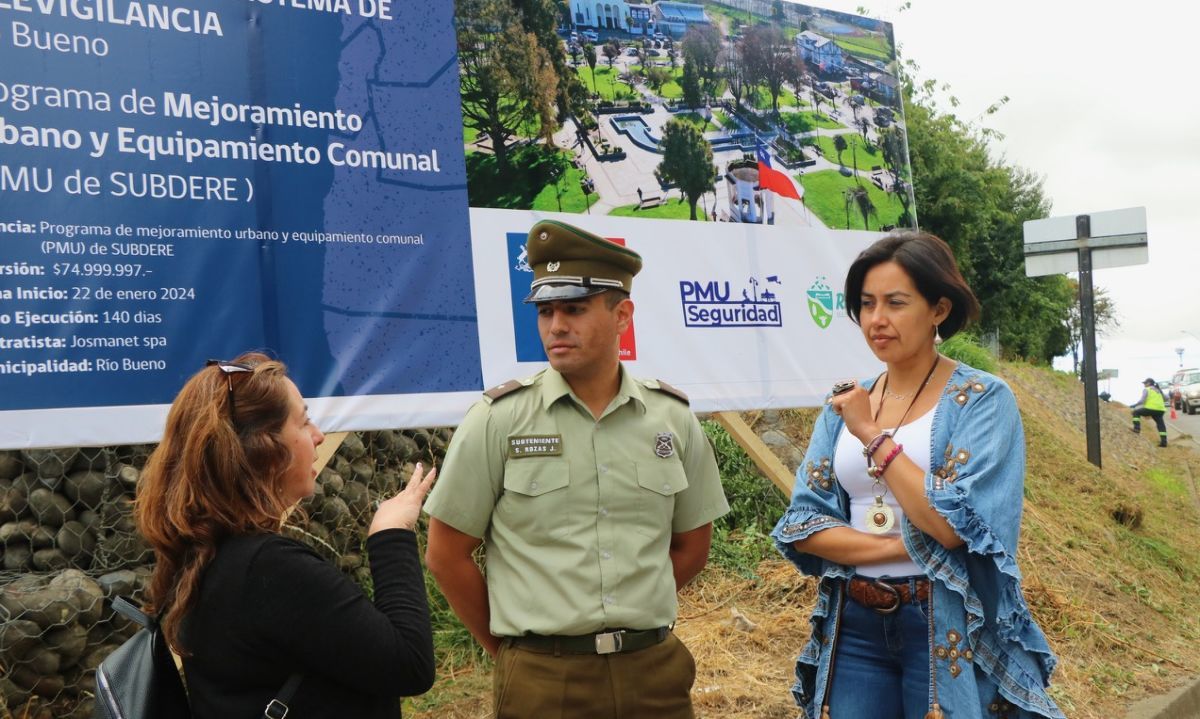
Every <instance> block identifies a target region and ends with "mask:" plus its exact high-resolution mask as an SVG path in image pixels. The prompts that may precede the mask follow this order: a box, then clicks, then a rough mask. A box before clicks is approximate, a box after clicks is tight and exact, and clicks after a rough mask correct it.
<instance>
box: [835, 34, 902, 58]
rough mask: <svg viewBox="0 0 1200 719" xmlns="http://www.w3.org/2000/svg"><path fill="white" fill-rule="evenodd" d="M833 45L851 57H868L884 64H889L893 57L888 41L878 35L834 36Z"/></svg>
mask: <svg viewBox="0 0 1200 719" xmlns="http://www.w3.org/2000/svg"><path fill="white" fill-rule="evenodd" d="M833 41H834V43H836V44H837V46H838V47H840V48H842V49H843V50H845V51H847V52H849V53H850V54H852V55H858V56H859V57H870V58H875V59H876V60H883V61H884V62H891V61H892V60H894V59H895V58H894V57H893V54H894V53H893V52H892V46H891V45H890V44H889V43H888V41H887V40H886V39H885V38H883V37H881V36H878V35H861V36H857V37H847V36H842V35H838V36H834V38H833Z"/></svg>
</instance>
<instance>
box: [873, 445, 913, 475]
mask: <svg viewBox="0 0 1200 719" xmlns="http://www.w3.org/2000/svg"><path fill="white" fill-rule="evenodd" d="M903 451H904V445H902V444H897V445H896V446H895V447H892V451H891V452H888V455H887V457H885V458H884V460H883V463H882V464H874V463H872V464H871V465H870V466H868V467H867V476H869V477H870V478H871V479H879V478H880V477H882V476H883V473H884V472H886V471H887V468H888V467H890V466H891V464H892V460H894V459H895V458H896V457H897V456H898V455H899V454H900V453H901V452H903Z"/></svg>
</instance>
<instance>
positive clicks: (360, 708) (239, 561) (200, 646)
mask: <svg viewBox="0 0 1200 719" xmlns="http://www.w3.org/2000/svg"><path fill="white" fill-rule="evenodd" d="M367 551H368V552H369V553H370V558H371V576H372V577H373V578H374V581H375V603H374V604H372V603H371V601H370V600H368V599H367V597H366V596H365V595H364V594H363V592H362V590H360V589H359V587H358V585H356V584H354V583H353V582H352V581H350V580H349V579H347V578H346V577H345V576H344V575H343V574H342V573H341V572H339V571H338V570H337V568H335V567H334V566H333V565H331V564H330V563H329V562H327V561H325V560H323V559H322V558H321V557H319V556H318V555H317V554H316V553H315V552H313V551H312V550H311V549H309V548H308V547H306V546H305V545H303V544H301V543H300V542H297V541H295V540H292V539H288V538H286V537H282V536H279V535H255V536H243V537H234V538H231V539H229V540H226V541H225V542H223V543H222V544H221V546H220V548H219V549H218V550H217V555H216V557H215V558H214V559H213V561H212V564H210V565H209V566H208V568H207V569H206V570H205V572H204V576H203V578H202V579H201V585H200V598H199V600H198V601H197V602H196V604H195V605H194V607H193V608H192V610H191V611H190V612H189V613H188V616H187V618H186V620H185V622H184V626H183V641H184V643H185V645H186V647H187V648H188V649H189V650H190V651H191V656H190V657H187V658H185V659H184V662H183V669H184V676H185V677H186V681H187V685H188V695H189V697H190V701H191V705H192V714H193V716H194V717H195V719H242V718H245V719H256V718H258V717H262V715H263V709H264V708H265V707H266V705H267V702H268V701H270V700H271V699H272V698H274V697H275V695H276V693H277V692H278V691H279V688H280V687H281V686H283V683H284V682H285V681H286V680H287V678H288V675H289V674H291V673H293V672H301V673H303V674H304V682H303V683H302V684H301V685H300V690H299V691H298V692H297V693H296V696H295V698H294V699H293V700H292V701H291V702H290V707H291V711H290V712H289V713H288V719H325V718H329V719H332V718H333V717H337V718H338V719H341V718H343V717H355V718H356V719H375V718H377V717H378V718H379V719H384V718H386V719H396V718H397V717H399V716H400V701H399V699H398V697H401V696H411V695H414V694H420V693H422V692H425V691H427V690H428V689H429V687H430V686H432V685H433V678H434V664H433V635H432V631H431V628H430V625H429V604H428V602H427V599H426V595H425V581H424V576H423V575H422V573H421V565H420V562H419V561H418V559H417V542H416V535H415V534H413V533H412V532H410V531H408V530H404V529H392V530H386V531H382V532H378V533H376V534H373V535H371V536H370V537H369V538H368V539H367Z"/></svg>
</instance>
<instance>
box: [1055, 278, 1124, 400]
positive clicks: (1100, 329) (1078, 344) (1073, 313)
mask: <svg viewBox="0 0 1200 719" xmlns="http://www.w3.org/2000/svg"><path fill="white" fill-rule="evenodd" d="M1067 283H1068V284H1069V286H1070V288H1071V291H1072V292H1073V293H1074V295H1075V301H1074V302H1072V303H1071V308H1070V311H1068V312H1067V316H1066V318H1065V325H1066V329H1067V338H1068V342H1069V344H1070V350H1071V364H1072V366H1073V367H1074V372H1075V375H1076V376H1079V374H1080V372H1081V371H1082V369H1081V367H1080V363H1079V355H1080V353H1081V352H1082V351H1083V308H1082V305H1081V304H1080V303H1081V300H1082V298H1081V297H1080V293H1079V281H1078V280H1076V279H1074V278H1071V277H1068V278H1067ZM1092 295H1093V297H1092V300H1093V301H1092V311H1093V312H1095V318H1096V335H1097V336H1098V337H1099V336H1103V335H1106V334H1109V333H1110V332H1113V331H1115V330H1117V329H1119V328H1120V327H1121V320H1120V318H1119V317H1117V308H1116V306H1115V305H1114V304H1113V301H1112V297H1111V296H1110V295H1109V294H1108V290H1106V289H1104V288H1103V287H1093V288H1092Z"/></svg>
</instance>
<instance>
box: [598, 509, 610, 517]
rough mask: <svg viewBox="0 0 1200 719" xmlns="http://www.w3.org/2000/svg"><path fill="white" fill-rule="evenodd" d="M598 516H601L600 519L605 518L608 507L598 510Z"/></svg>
mask: <svg viewBox="0 0 1200 719" xmlns="http://www.w3.org/2000/svg"><path fill="white" fill-rule="evenodd" d="M600 516H601V517H607V516H608V507H601V508H600Z"/></svg>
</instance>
